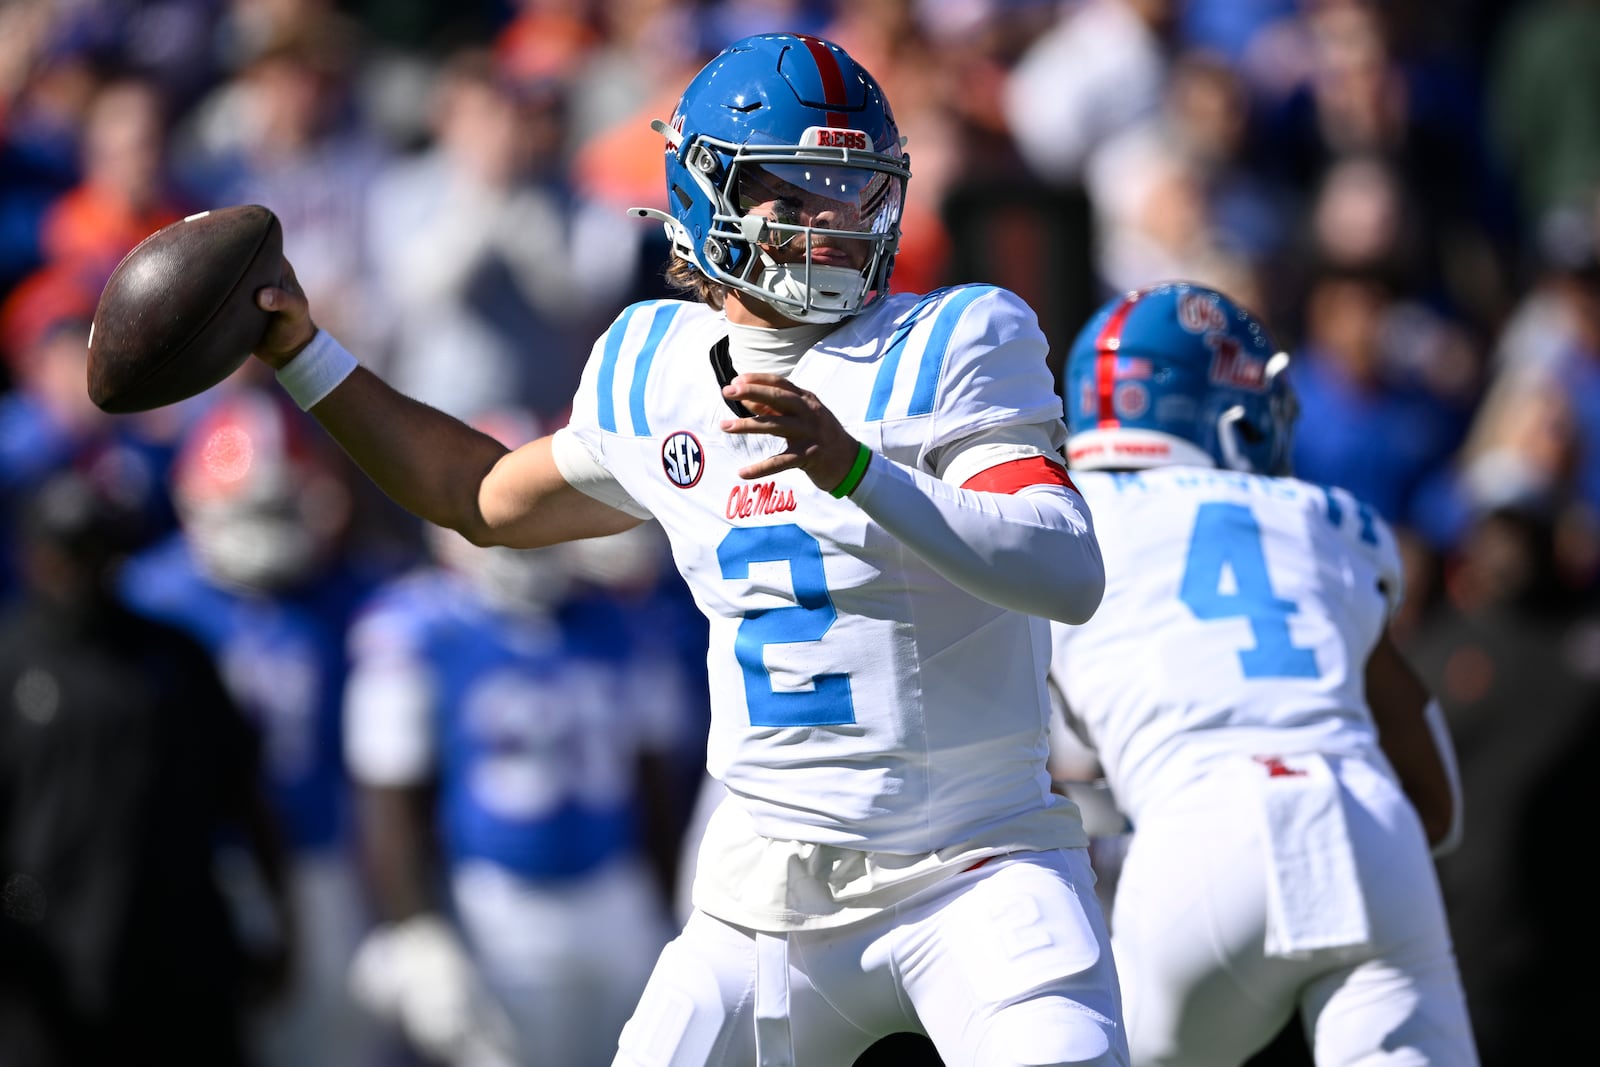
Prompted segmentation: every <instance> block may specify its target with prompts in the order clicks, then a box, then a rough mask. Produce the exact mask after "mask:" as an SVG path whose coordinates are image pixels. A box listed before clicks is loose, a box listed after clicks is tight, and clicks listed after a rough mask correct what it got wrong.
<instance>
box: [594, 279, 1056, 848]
mask: <svg viewBox="0 0 1600 1067" xmlns="http://www.w3.org/2000/svg"><path fill="white" fill-rule="evenodd" d="M727 333H728V325H727V322H726V320H725V319H724V317H723V316H722V314H721V313H720V312H717V311H714V310H712V309H710V308H708V307H706V306H704V305H700V304H694V303H687V302H683V301H675V300H666V301H653V302H646V303H641V304H635V305H633V306H631V307H629V308H627V309H626V310H624V311H623V312H622V314H621V315H620V316H619V317H618V318H617V320H616V321H615V322H614V323H613V324H612V326H611V327H610V329H609V330H608V331H607V332H606V333H605V334H604V335H603V336H602V337H601V338H600V339H599V340H598V341H597V342H596V344H595V348H594V352H593V354H592V356H591V358H590V361H589V364H588V366H587V368H586V369H585V372H584V376H583V380H582V383H581V385H580V386H579V391H578V394H577V397H576V400H575V402H574V409H573V414H572V419H571V422H570V424H569V427H568V430H569V431H570V432H571V433H573V434H575V435H576V436H577V438H578V439H579V440H580V441H581V442H582V443H583V444H584V446H585V447H586V449H587V450H588V452H589V453H591V454H592V456H593V457H594V459H595V461H596V462H598V463H599V464H600V465H601V466H603V467H604V468H605V469H606V470H607V471H608V472H609V474H610V476H611V477H612V478H613V479H614V480H615V482H616V483H617V485H618V486H620V488H621V489H622V490H624V491H625V492H626V494H627V500H625V501H621V503H622V504H623V506H625V507H628V509H629V510H631V511H635V512H636V513H639V514H646V513H647V514H649V515H652V516H654V517H655V518H656V519H657V520H659V522H660V524H661V526H662V528H663V529H665V531H666V532H667V534H668V536H669V539H670V541H671V544H672V552H673V556H674V559H675V561H676V563H677V566H678V569H679V570H680V571H681V572H682V574H683V575H684V577H685V579H686V580H687V581H688V583H689V586H690V588H691V589H692V591H693V594H694V597H695V599H696V601H697V602H698V603H699V605H700V607H701V608H702V610H704V611H705V613H706V615H707V616H708V617H709V619H710V620H711V636H710V648H709V651H708V654H707V662H708V667H709V672H710V685H711V704H712V721H711V734H710V738H709V743H708V756H707V764H708V769H709V770H710V772H711V773H712V774H713V775H714V776H715V777H717V778H718V779H720V780H721V781H722V782H723V783H724V784H725V785H726V786H727V787H728V789H729V791H730V794H731V795H732V797H734V798H735V799H736V800H737V801H738V802H740V803H741V804H742V805H743V807H744V808H745V810H746V811H747V812H748V813H749V815H750V818H751V822H752V824H753V825H754V827H755V829H756V831H757V832H759V833H760V834H762V835H764V836H766V837H769V838H777V839H780V840H792V841H806V842H814V843H817V844H823V845H840V846H846V847H850V848H854V849H860V850H864V851H873V852H888V853H900V854H919V853H925V852H929V851H933V850H935V849H939V848H942V847H945V846H948V845H951V844H953V843H956V842H962V841H966V840H969V839H971V838H974V837H979V836H988V837H993V836H994V834H995V833H996V831H997V830H1000V829H1002V828H1003V827H1004V826H1005V825H1006V824H1007V823H1008V822H1010V821H1012V820H1015V819H1024V818H1027V817H1028V816H1037V815H1038V814H1039V813H1040V812H1041V811H1042V810H1044V809H1046V808H1054V807H1058V806H1062V807H1064V808H1065V809H1066V811H1065V812H1064V813H1063V814H1064V815H1065V817H1064V818H1063V819H1062V823H1063V833H1064V835H1065V837H1064V839H1063V840H1062V841H1061V842H1060V843H1062V844H1072V843H1081V840H1082V838H1081V826H1080V825H1079V824H1078V822H1077V819H1076V815H1075V812H1074V811H1073V809H1072V806H1071V805H1070V803H1068V802H1066V801H1065V800H1063V799H1062V798H1060V797H1058V796H1055V795H1054V794H1052V793H1051V792H1050V789H1049V778H1048V775H1047V773H1046V770H1045V759H1046V756H1047V748H1048V746H1047V743H1046V723H1047V716H1048V707H1049V705H1048V696H1047V693H1046V690H1045V683H1044V674H1045V668H1046V666H1047V664H1048V660H1049V654H1050V646H1049V629H1048V625H1047V623H1046V622H1045V621H1044V620H1040V619H1034V618H1030V617H1027V616H1024V615H1020V614H1017V613H1015V612H1011V611H1007V610H1004V609H1002V608H998V607H995V606H994V605H991V604H988V603H985V602H984V601H982V600H979V599H977V598H975V597H973V596H971V595H969V594H967V593H965V592H963V591H962V590H960V589H959V588H957V587H956V586H954V585H952V584H951V583H950V582H948V581H946V580H945V579H944V578H942V577H940V576H939V574H937V573H936V572H935V571H934V570H933V569H932V568H930V567H929V566H928V565H927V564H925V563H924V562H923V561H922V560H920V559H919V558H918V557H916V556H915V555H913V554H912V553H911V552H910V551H909V550H907V549H906V548H905V547H904V546H902V545H901V544H900V543H899V542H898V541H896V540H895V539H894V538H892V537H890V536H889V535H888V534H887V533H886V532H885V531H884V530H882V529H881V528H880V527H879V526H878V525H877V524H876V523H874V522H873V521H872V520H870V519H869V518H868V517H867V515H866V514H865V513H864V512H863V511H862V510H861V509H860V508H858V507H857V506H856V505H855V504H853V503H851V502H850V501H849V500H836V499H834V498H833V497H832V496H831V495H830V494H828V493H827V492H824V491H823V490H820V489H818V488H816V487H815V486H814V485H813V484H812V483H811V481H810V479H808V478H807V477H806V476H805V474H804V473H802V472H800V471H798V470H791V471H785V472H783V473H781V474H778V475H777V476H775V477H772V478H766V479H762V480H759V481H754V482H750V481H745V480H744V479H742V478H740V477H739V469H740V468H741V467H744V466H746V465H748V464H750V463H752V462H754V461H755V460H756V459H757V458H758V457H760V456H762V455H765V454H770V453H772V452H774V451H777V450H778V448H779V447H780V446H781V441H780V440H779V439H778V438H773V437H765V436H734V435H730V434H726V433H724V432H722V430H721V429H720V428H719V425H720V423H721V422H722V421H723V420H725V419H727V418H730V417H731V415H732V412H731V411H730V409H729V407H728V405H727V402H726V401H725V400H724V399H723V397H722V393H721V389H720V386H719V382H718V375H717V372H716V371H715V369H714V366H713V358H712V350H713V346H715V345H717V343H718V342H719V341H721V340H722V339H724V338H725V337H726V336H727ZM1045 355H1046V342H1045V338H1044V336H1043V334H1042V332H1041V331H1040V329H1039V327H1038V323H1037V320H1036V318H1035V316H1034V314H1033V312H1032V310H1031V309H1029V308H1028V307H1027V305H1026V304H1024V303H1023V302H1022V301H1021V300H1020V299H1019V298H1017V297H1016V296H1015V295H1013V294H1011V293H1009V292H1007V291H1005V290H1003V289H998V288H995V287H992V286H962V287H956V288H952V289H944V290H939V291H937V292H935V293H931V294H929V295H927V296H922V297H918V296H911V295H900V296H891V297H888V298H886V299H884V300H881V301H878V302H877V303H875V304H873V305H872V306H871V307H870V308H868V309H867V310H866V311H864V312H863V313H861V314H860V315H857V316H855V317H853V318H851V319H849V320H847V321H846V322H844V323H842V324H840V326H839V327H838V328H837V329H836V330H834V331H832V332H831V333H829V334H827V335H826V336H825V337H824V338H823V339H822V340H821V341H820V342H819V343H818V344H817V345H816V346H815V347H813V348H812V349H811V350H810V351H808V352H807V353H805V354H804V355H803V356H802V357H801V358H800V359H799V361H798V363H796V365H795V367H794V369H793V371H792V372H791V375H790V378H791V380H792V381H794V382H795V383H796V384H797V385H799V386H800V387H802V388H804V389H808V390H811V391H813V392H815V393H817V394H818V395H819V396H821V397H822V398H823V399H824V402H825V403H827V404H828V406H829V408H830V409H831V410H832V411H833V413H834V414H835V415H836V416H837V417H838V419H839V421H840V422H841V423H842V424H843V425H844V427H845V428H846V429H847V430H848V431H849V432H850V433H852V434H853V435H855V436H856V437H857V438H858V439H859V440H861V441H863V442H865V443H866V444H867V445H869V446H870V447H871V448H872V449H873V450H874V451H875V452H877V453H878V454H879V455H880V456H887V457H889V458H890V459H892V460H894V461H895V462H897V463H901V464H905V465H906V466H909V467H916V468H919V469H921V470H923V471H926V472H929V473H933V474H938V473H940V472H941V457H942V455H944V454H947V453H948V451H949V450H950V449H949V446H951V445H952V444H954V443H956V442H960V441H962V440H963V439H964V438H967V437H969V436H971V435H973V434H975V433H979V432H983V431H991V430H995V429H997V428H1005V427H1008V426H1022V425H1028V424H1039V423H1048V422H1049V421H1050V420H1052V419H1054V420H1057V421H1059V420H1060V419H1061V410H1060V403H1059V400H1058V399H1057V397H1056V394H1055V393H1054V391H1053V388H1052V383H1051V377H1050V372H1049V370H1048V368H1047V366H1046V363H1045ZM1062 432H1063V433H1064V427H1063V428H1062ZM597 495H599V494H597ZM633 505H637V507H634V506H633Z"/></svg>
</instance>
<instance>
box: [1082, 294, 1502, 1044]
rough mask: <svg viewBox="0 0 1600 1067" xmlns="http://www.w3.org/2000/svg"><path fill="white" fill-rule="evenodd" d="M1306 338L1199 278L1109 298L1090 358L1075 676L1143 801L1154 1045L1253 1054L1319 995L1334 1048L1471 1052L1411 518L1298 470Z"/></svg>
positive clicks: (1105, 742)
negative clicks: (1417, 657)
mask: <svg viewBox="0 0 1600 1067" xmlns="http://www.w3.org/2000/svg"><path fill="white" fill-rule="evenodd" d="M1288 363H1289V357H1288V355H1287V354H1286V353H1283V352H1280V351H1279V350H1278V349H1277V347H1276V346H1275V345H1274V344H1273V342H1272V340H1271V338H1270V336H1269V335H1268V333H1267V331H1266V329H1265V328H1264V327H1263V326H1262V324H1261V323H1260V322H1259V321H1258V320H1257V319H1256V318H1254V317H1253V316H1252V315H1250V314H1249V313H1248V312H1246V311H1244V310H1243V309H1241V308H1240V307H1239V306H1238V305H1237V304H1235V303H1234V302H1233V301H1232V300H1230V299H1229V298H1227V297H1226V296H1224V295H1222V294H1221V293H1218V292H1216V291H1215V290H1211V289H1206V288H1202V287H1199V286H1194V285H1186V284H1166V285H1158V286H1154V287H1151V288H1148V289H1144V290H1139V291H1135V292H1131V293H1128V294H1126V295H1123V296H1119V297H1116V298H1115V299H1113V300H1111V301H1109V302H1108V303H1107V304H1106V305H1105V306H1104V307H1102V308H1101V309H1100V310H1099V311H1098V312H1097V313H1096V314H1095V315H1094V316H1093V317H1092V318H1091V319H1090V320H1089V322H1088V324H1087V325H1085V327H1084V328H1083V330H1082V331H1081V332H1080V333H1079V335H1078V337H1077V339H1076V340H1075V341H1074V344H1073V347H1072V349H1071V351H1070V352H1069V354H1068V357H1067V361H1066V368H1065V380H1064V382H1063V390H1062V395H1063V397H1064V399H1065V401H1066V409H1067V421H1068V424H1069V426H1070V427H1071V436H1070V437H1069V439H1068V460H1069V465H1070V466H1071V467H1072V468H1073V477H1074V478H1075V479H1076V480H1077V483H1078V485H1079V486H1080V487H1081V488H1082V490H1083V494H1084V496H1085V497H1086V498H1087V499H1088V501H1089V503H1090V506H1091V508H1092V510H1093V512H1094V515H1095V522H1096V526H1097V530H1098V533H1099V537H1100V541H1101V544H1102V546H1103V548H1104V552H1105V562H1106V574H1107V583H1106V592H1105V598H1104V600H1103V602H1102V603H1101V605H1100V609H1099V611H1098V612H1097V613H1096V614H1095V616H1094V618H1092V619H1091V620H1089V621H1088V622H1087V623H1084V624H1082V625H1059V624H1058V625H1054V626H1053V627H1052V629H1053V631H1054V658H1053V660H1052V663H1051V667H1050V679H1051V688H1052V693H1053V694H1054V695H1055V696H1057V697H1058V698H1059V702H1060V704H1061V705H1062V707H1063V710H1064V712H1065V714H1066V716H1067V721H1068V723H1069V725H1070V726H1071V727H1072V728H1073V730H1074V732H1075V733H1076V734H1077V735H1078V737H1079V739H1080V740H1081V741H1083V742H1084V743H1086V744H1087V745H1088V746H1089V747H1090V748H1091V749H1092V750H1093V751H1094V752H1095V754H1096V755H1097V756H1098V759H1099V762H1100V765H1101V769H1102V770H1103V772H1104V775H1105V781H1106V783H1107V784H1108V785H1109V787H1110V790H1111V793H1112V795H1113V796H1114V797H1115V799H1116V801H1117V804H1118V807H1119V808H1120V810H1121V811H1122V812H1123V814H1124V815H1125V816H1126V818H1127V820H1128V822H1129V823H1130V824H1131V826H1132V836H1131V839H1130V842H1129V845H1128V851H1127V854H1126V856H1125V859H1124V861H1123V864H1122V867H1121V873H1120V878H1119V881H1118V882H1117V885H1116V889H1115V896H1114V903H1113V905H1112V909H1111V930H1112V941H1113V945H1114V947H1115V953H1116V961H1117V967H1118V970H1119V972H1120V974H1121V977H1122V986H1123V994H1124V998H1125V1004H1126V1018H1127V1024H1128V1034H1129V1045H1130V1048H1131V1051H1132V1054H1133V1062H1134V1064H1135V1065H1136V1067H1152V1065H1156V1064H1161V1065H1183V1067H1236V1065H1237V1064H1239V1063H1241V1062H1243V1061H1244V1060H1245V1059H1247V1058H1248V1057H1249V1056H1250V1054H1251V1053H1252V1052H1254V1051H1256V1050H1257V1049H1259V1048H1261V1047H1262V1046H1264V1045H1266V1044H1267V1043H1268V1042H1269V1041H1270V1040H1271V1039H1272V1038H1273V1036H1274V1035H1275V1034H1276V1033H1277V1032H1278V1030H1279V1029H1280V1028H1281V1027H1282V1026H1283V1025H1284V1024H1285V1023H1287V1022H1288V1021H1289V1020H1290V1019H1291V1018H1292V1017H1293V1016H1294V1015H1295V1014H1296V1013H1298V1014H1299V1017H1300V1020H1301V1022H1302V1024H1303V1026H1304V1027H1305V1032H1306V1037H1307V1039H1308V1040H1309V1041H1310V1043H1311V1045H1312V1047H1313V1049H1314V1052H1315V1057H1316V1062H1317V1064H1318V1067H1338V1065H1352V1067H1353V1065H1355V1064H1361V1065H1362V1067H1379V1065H1386V1064H1387V1065H1395V1067H1398V1065H1401V1064H1405V1065H1408V1067H1410V1065H1420V1064H1434V1065H1440V1067H1471V1065H1472V1064H1475V1063H1476V1062H1477V1054H1476V1051H1475V1048H1474V1043H1473V1038H1472V1030H1471V1026H1470V1023H1469V1021H1468V1015H1467V1010H1466V1006H1465V1000H1464V997H1463V994H1462V988H1461V983H1460V978H1459V974H1458V972H1457V968H1456V963H1455V958H1454V952H1453V949H1452V946H1451V938H1450V933H1449V930H1448V928H1447V924H1446V917H1445V911H1444V906H1443V902H1442V900H1441V897H1440V893H1439V887H1438V883H1437V880H1436V879H1435V875H1434V869H1433V863H1432V859H1431V857H1430V855H1429V852H1430V848H1431V849H1432V850H1434V851H1436V852H1437V851H1443V850H1446V849H1448V848H1449V847H1451V845H1452V844H1453V842H1454V841H1455V840H1456V838H1457V837H1458V835H1459V834H1460V826H1461V823H1460V820H1461V809H1460V804H1461V799H1460V791H1459V785H1458V783H1457V779H1456V776H1455V764H1454V753H1453V750H1452V748H1451V745H1450V741H1449V736H1448V734H1447V733H1446V731H1445V728H1444V722H1443V718H1442V716H1441V714H1440V713H1439V709H1438V707H1437V705H1436V704H1433V703H1432V702H1431V701H1430V700H1429V696H1428V693H1427V691H1426V690H1425V688H1424V687H1423V685H1422V683H1421V682H1420V681H1419V680H1418V679H1417V677H1416V675H1415V674H1414V673H1413V672H1412V670H1411V669H1410V667H1409V666H1408V665H1407V663H1406V661H1405V660H1404V659H1403V658H1402V656H1401V654H1400V652H1399V651H1398V650H1397V648H1396V647H1395V645H1394V643H1393V641H1392V638H1391V637H1390V636H1388V634H1387V625H1388V620H1389V618H1390V616H1391V615H1392V613H1393V612H1394V609H1395V607H1396V605H1397V604H1398V603H1399V601H1400V597H1401V593H1402V583H1401V564H1400V559H1399V556H1398V553H1397V551H1396V547H1395V540H1394V536H1393V534H1392V533H1391V531H1390V530H1389V528H1388V526H1387V525H1386V524H1385V523H1384V522H1383V521H1382V520H1381V519H1380V518H1379V517H1378V516H1377V515H1375V514H1373V512H1372V511H1371V510H1369V509H1368V508H1367V507H1366V506H1365V505H1363V504H1362V503H1361V502H1360V501H1359V500H1356V499H1355V498H1353V497H1352V496H1351V495H1350V494H1348V493H1346V492H1344V491H1343V490H1338V489H1325V488H1323V487H1320V486H1316V485H1311V484H1309V483H1306V482H1302V481H1299V480H1297V479H1295V478H1293V477H1290V476H1289V475H1288V471H1287V468H1288V456H1289V446H1290V434H1291V432H1292V428H1293V425H1294V422H1295V419H1296V416H1297V411H1296V405H1295V402H1294V396H1293V393H1292V391H1291V390H1290V388H1289V382H1288V378H1287V376H1286V374H1285V370H1286V368H1287V366H1288Z"/></svg>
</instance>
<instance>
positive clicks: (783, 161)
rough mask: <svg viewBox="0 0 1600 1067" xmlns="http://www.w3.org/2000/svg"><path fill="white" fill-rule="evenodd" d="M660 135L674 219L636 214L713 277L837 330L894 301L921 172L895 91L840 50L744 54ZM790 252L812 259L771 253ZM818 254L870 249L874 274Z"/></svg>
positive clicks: (720, 63) (821, 44)
mask: <svg viewBox="0 0 1600 1067" xmlns="http://www.w3.org/2000/svg"><path fill="white" fill-rule="evenodd" d="M652 125H653V126H654V128H655V129H656V130H657V131H659V132H660V133H661V134H662V135H663V136H665V137H666V139H667V152H666V170H667V202H668V212H660V211H655V210H653V209H649V208H635V209H634V211H635V213H636V214H640V215H644V216H647V217H651V218H656V219H659V220H661V222H663V223H664V224H665V226H666V229H667V234H668V236H670V237H671V239H672V245H673V250H674V252H675V253H676V254H677V255H679V256H681V257H683V258H684V259H686V260H688V261H689V262H691V263H693V264H694V265H695V266H696V267H697V268H698V269H699V270H700V272H701V273H703V274H704V275H705V276H706V277H708V278H710V279H712V280H713V281H716V282H719V283H721V284H722V285H726V286H729V287H731V288H733V289H737V290H739V291H741V292H745V293H749V294H751V295H752V296H755V297H757V298H758V299H760V300H763V301H766V302H767V303H769V304H771V305H772V306H773V307H774V308H776V309H777V310H778V311H779V312H780V313H782V314H784V315H786V316H788V317H790V318H793V319H797V320H801V321H806V322H837V321H838V320H840V319H842V318H845V317H847V316H849V315H853V314H855V313H856V312H858V311H860V310H861V309H862V307H864V306H865V305H866V304H867V303H868V302H869V301H871V300H873V299H875V298H876V297H877V296H879V295H881V294H883V293H885V292H887V291H888V287H889V272H890V270H891V269H892V267H893V265H894V256H895V251H896V249H897V248H898V247H899V243H900V215H901V211H902V210H903V208H904V205H905V185H906V180H907V179H908V178H909V177H910V176H911V170H910V161H909V158H908V157H907V156H906V154H905V153H904V151H902V147H903V146H902V142H901V138H900V131H899V129H898V127H896V125H895V121H894V116H893V114H892V113H891V112H890V110H889V102H888V100H886V99H885V98H884V95H883V90H882V89H880V88H879V86H878V83H877V81H875V80H874V79H873V77H872V75H870V74H868V73H867V71H866V70H865V69H863V68H862V67H861V65H860V64H858V63H857V62H856V61H855V60H853V59H851V58H850V56H849V55H848V54H846V53H845V51H844V50H843V49H842V48H840V47H839V46H838V45H836V44H832V43H830V42H828V41H824V40H821V39H820V38H817V37H809V36H805V35H801V34H789V33H772V34H759V35H756V36H753V37H746V38H744V39H742V40H740V41H736V42H735V43H733V44H732V45H729V46H728V47H727V48H726V49H725V50H724V51H723V52H722V53H721V54H720V55H718V56H717V57H716V58H714V59H713V60H711V62H710V63H708V64H706V66H705V67H704V68H703V69H702V70H701V71H700V73H699V74H697V75H696V76H695V78H694V80H693V81H691V82H690V83H689V87H688V88H687V89H686V90H684V94H683V98H682V99H681V100H680V101H679V102H678V107H677V110H676V112H674V114H673V116H672V121H671V123H670V124H668V123H664V122H660V121H657V122H655V123H653V124H652ZM757 205H765V206H764V208H763V210H762V211H761V212H759V213H752V212H751V209H752V208H754V207H756V206H757ZM821 212H826V214H822V215H821V217H820V218H818V217H817V216H818V214H819V213H821ZM803 215H804V216H807V218H806V219H805V221H809V222H813V223H820V225H804V224H802V217H803ZM789 242H801V245H799V246H798V247H800V248H803V250H804V251H805V253H806V254H805V255H804V256H798V257H790V256H785V257H783V258H785V259H788V258H796V259H798V262H794V263H788V264H780V263H778V262H776V261H775V260H774V258H773V257H772V256H771V255H770V254H769V253H768V252H766V251H764V250H763V249H762V247H761V246H762V245H766V246H768V247H778V248H783V247H791V246H790V245H789ZM818 242H823V243H827V244H833V245H835V246H836V247H844V248H849V247H852V246H851V245H850V244H847V242H865V243H866V244H867V252H868V254H867V256H866V262H865V265H864V266H862V267H861V268H860V269H859V270H858V269H856V268H855V267H851V266H839V265H824V264H821V263H813V262H812V257H811V254H810V253H811V249H812V248H813V247H815V246H816V244H817V243H818Z"/></svg>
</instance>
